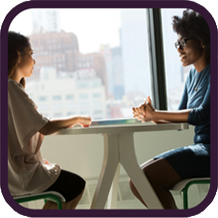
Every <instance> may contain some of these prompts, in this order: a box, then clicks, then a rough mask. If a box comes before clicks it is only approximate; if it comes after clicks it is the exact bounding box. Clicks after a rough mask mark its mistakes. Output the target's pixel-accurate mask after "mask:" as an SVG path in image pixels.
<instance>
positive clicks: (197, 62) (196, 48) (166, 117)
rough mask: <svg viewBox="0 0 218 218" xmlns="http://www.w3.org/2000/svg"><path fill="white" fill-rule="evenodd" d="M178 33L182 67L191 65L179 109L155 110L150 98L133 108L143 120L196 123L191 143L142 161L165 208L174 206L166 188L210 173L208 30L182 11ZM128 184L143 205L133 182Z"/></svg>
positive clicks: (192, 13)
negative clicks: (192, 142)
mask: <svg viewBox="0 0 218 218" xmlns="http://www.w3.org/2000/svg"><path fill="white" fill-rule="evenodd" d="M173 29H174V31H175V32H176V33H177V35H178V40H177V42H176V43H175V47H176V49H177V51H178V54H179V57H180V58H181V62H182V64H183V66H188V65H190V64H193V66H194V68H193V69H191V70H190V72H189V75H188V77H187V79H186V83H185V88H184V92H183V96H182V99H181V102H180V105H179V107H178V111H161V110H155V109H154V108H153V106H152V102H151V99H150V97H149V96H148V97H147V100H146V102H144V103H143V104H141V105H140V106H139V107H136V108H133V114H134V117H135V118H136V119H138V120H141V121H142V122H146V121H153V122H154V123H169V122H188V123H189V124H191V125H194V126H195V136H194V144H192V145H190V146H186V147H182V148H178V149H173V150H171V151H167V152H165V153H163V154H160V155H158V156H156V157H154V158H153V159H152V160H149V161H147V162H145V163H144V164H142V166H141V167H142V169H143V171H144V173H145V174H146V176H147V178H148V180H149V181H150V183H151V185H152V187H153V189H154V191H155V192H156V194H157V196H158V198H159V199H160V201H161V203H162V205H163V207H164V208H165V209H177V207H176V204H175V201H174V199H173V197H172V195H171V193H170V191H169V189H170V188H171V187H173V186H174V185H175V184H176V183H178V182H179V181H181V180H183V179H187V178H194V177H209V176H210V30H209V27H208V25H207V22H206V21H205V20H204V18H203V17H202V16H201V15H200V14H199V13H197V12H195V11H191V10H185V11H184V12H183V16H182V18H179V17H178V16H174V17H173ZM130 187H131V189H132V191H133V193H134V194H135V196H136V197H137V198H138V199H139V200H140V201H141V202H142V203H143V204H144V205H145V206H146V202H144V201H143V199H142V198H141V196H140V193H138V191H137V189H136V188H135V186H134V184H133V183H132V181H131V180H130Z"/></svg>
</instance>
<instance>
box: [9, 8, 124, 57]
mask: <svg viewBox="0 0 218 218" xmlns="http://www.w3.org/2000/svg"><path fill="white" fill-rule="evenodd" d="M33 10H47V9H28V10H25V11H22V12H21V13H19V14H18V15H17V16H16V17H15V18H14V19H13V21H12V23H11V25H10V28H9V29H10V30H13V31H16V32H20V33H21V34H23V35H30V34H31V33H32V11H33ZM53 10H54V9H53ZM56 10H58V11H60V27H61V29H62V30H64V31H65V32H73V33H75V34H76V36H77V38H78V41H79V45H80V51H81V52H82V53H89V52H93V51H98V50H99V44H110V46H111V47H115V46H118V45H119V44H120V40H119V28H120V26H121V18H120V10H119V9H56ZM100 18H101V19H100Z"/></svg>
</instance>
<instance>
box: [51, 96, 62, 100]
mask: <svg viewBox="0 0 218 218" xmlns="http://www.w3.org/2000/svg"><path fill="white" fill-rule="evenodd" d="M52 99H53V100H54V101H60V100H61V96H60V95H55V96H53V97H52Z"/></svg>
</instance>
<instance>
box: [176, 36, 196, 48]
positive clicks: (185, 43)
mask: <svg viewBox="0 0 218 218" xmlns="http://www.w3.org/2000/svg"><path fill="white" fill-rule="evenodd" d="M190 39H193V38H183V39H181V40H178V41H177V42H175V44H174V45H175V47H176V49H178V48H179V47H180V46H181V47H182V48H184V47H185V46H186V45H187V41H188V40H190Z"/></svg>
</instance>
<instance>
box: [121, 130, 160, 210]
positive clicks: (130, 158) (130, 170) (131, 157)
mask: <svg viewBox="0 0 218 218" xmlns="http://www.w3.org/2000/svg"><path fill="white" fill-rule="evenodd" d="M119 149H120V163H121V164H122V166H123V167H124V169H125V170H126V172H127V174H128V175H129V177H130V178H131V180H132V182H133V183H134V185H135V187H136V188H137V190H138V191H139V193H140V194H141V196H142V198H143V200H144V201H145V202H146V204H147V205H148V207H149V209H163V206H162V204H161V202H160V200H159V199H158V197H157V195H156V193H155V192H154V190H153V188H152V186H151V184H150V183H149V181H148V179H147V177H146V176H145V175H144V173H143V171H142V170H141V168H140V166H139V164H138V162H137V159H136V155H135V149H134V140H133V133H126V134H121V135H120V137H119Z"/></svg>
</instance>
